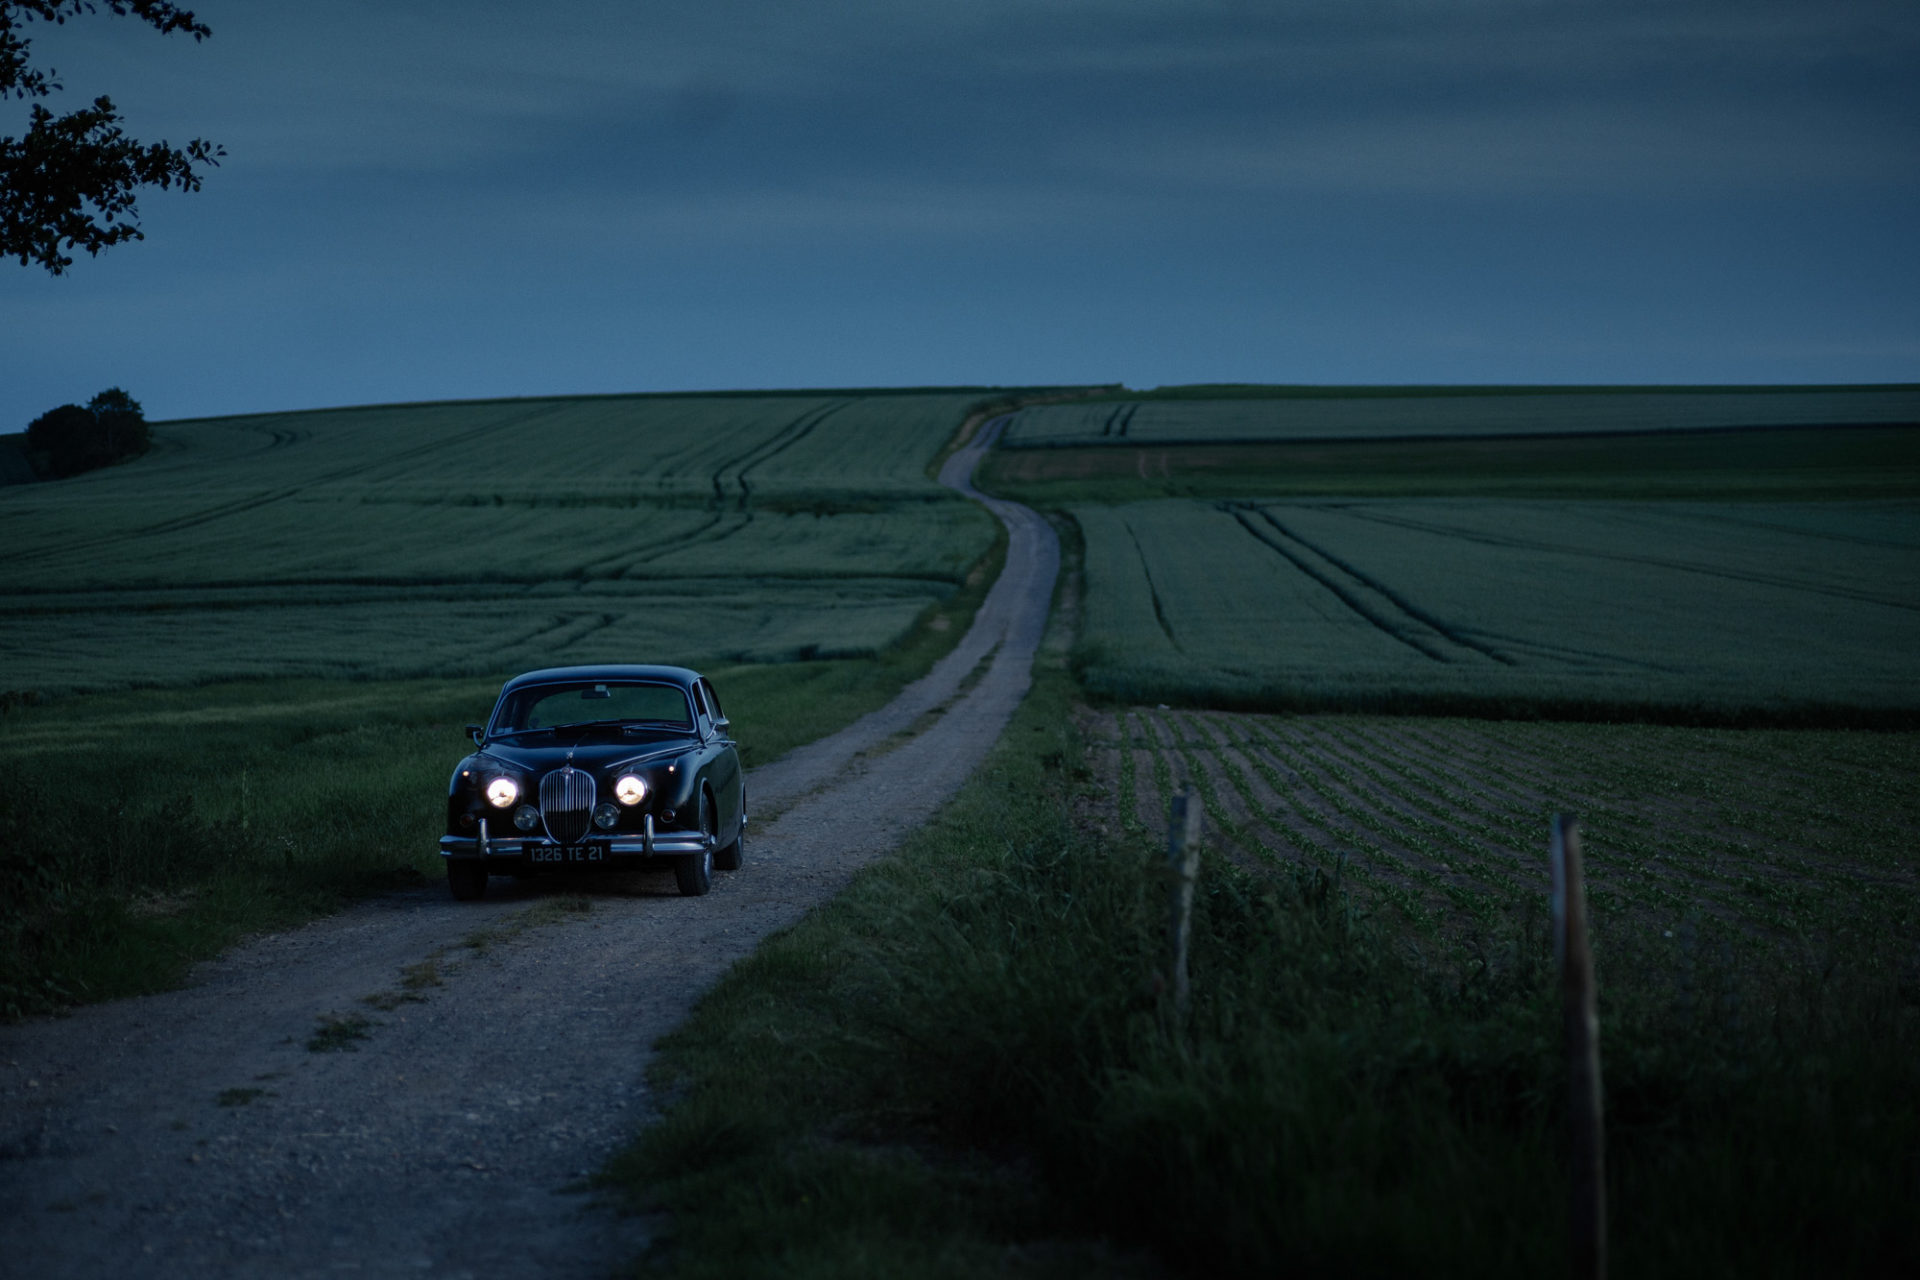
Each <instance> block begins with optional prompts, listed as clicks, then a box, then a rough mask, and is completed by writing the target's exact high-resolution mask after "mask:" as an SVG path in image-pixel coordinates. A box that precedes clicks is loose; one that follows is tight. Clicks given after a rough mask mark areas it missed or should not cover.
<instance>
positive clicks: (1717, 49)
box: [0, 0, 1920, 431]
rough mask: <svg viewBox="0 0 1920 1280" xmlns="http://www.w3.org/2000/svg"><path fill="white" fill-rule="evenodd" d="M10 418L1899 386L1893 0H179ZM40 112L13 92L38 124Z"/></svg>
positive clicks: (1919, 11) (108, 62)
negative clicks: (1291, 386) (101, 399)
mask: <svg viewBox="0 0 1920 1280" xmlns="http://www.w3.org/2000/svg"><path fill="white" fill-rule="evenodd" d="M190 2H191V7H192V8H193V9H194V11H195V12H196V14H197V15H198V16H199V17H200V19H201V20H202V21H204V22H206V23H207V24H208V25H210V26H211V27H212V28H213V37H212V38H211V39H210V40H207V41H205V42H203V43H200V44H195V43H194V42H193V41H192V40H190V39H187V38H184V37H181V36H171V37H162V36H160V35H158V34H157V33H156V32H154V31H153V30H152V29H151V28H150V27H147V26H145V25H143V24H140V23H138V22H136V21H134V20H132V19H127V18H114V17H111V16H110V15H107V14H105V13H102V14H99V15H96V16H94V17H92V18H82V19H79V20H77V21H73V22H70V23H69V24H68V25H66V26H65V27H63V28H50V27H44V26H39V25H36V26H35V27H34V28H32V29H31V30H30V32H29V34H30V35H31V36H32V37H33V39H34V46H33V52H34V55H35V59H36V62H37V63H38V64H40V65H43V66H44V65H51V66H53V67H55V68H57V69H58V70H59V72H60V73H61V79H62V80H63V81H64V83H65V86H66V89H65V92H63V93H61V94H58V95H56V96H55V97H54V98H52V99H50V100H49V101H48V105H49V106H50V107H51V108H53V109H54V110H55V111H56V112H61V111H67V110H72V109H73V108H75V107H78V106H81V105H84V104H85V103H86V102H87V101H88V100H90V99H91V98H92V97H94V96H95V95H97V94H100V93H106V94H109V95H111V96H112V98H113V100H114V102H115V104H116V105H117V106H118V107H119V108H120V109H121V111H122V113H123V115H124V116H125V118H126V120H127V127H128V130H129V132H130V133H131V134H132V135H133V136H135V137H137V138H140V139H142V140H148V141H153V140H159V139H162V138H164V139H166V140H168V141H171V142H173V143H175V144H176V145H178V144H183V143H184V142H186V141H187V139H189V138H191V137H195V136H201V137H206V138H209V139H211V140H213V141H216V142H218V143H220V144H222V145H224V146H225V147H226V150H227V158H226V160H225V162H224V163H223V165H222V167H220V168H219V169H216V170H212V171H211V172H210V173H209V174H208V176H207V178H206V185H205V189H204V190H203V191H201V192H200V193H199V194H197V195H182V194H178V193H169V192H160V191H149V192H148V193H147V194H145V195H143V196H142V197H141V200H140V214H141V223H142V226H143V228H144V229H145V231H146V232H147V236H148V239H147V240H146V241H144V242H137V243H131V244H126V245H122V246H119V247H117V248H114V249H109V250H107V251H105V252H104V253H103V254H101V256H100V257H98V258H92V259H90V258H88V257H86V256H85V255H84V254H81V255H79V260H78V261H77V262H76V263H75V265H74V267H73V268H72V269H71V272H70V273H69V274H68V275H67V276H65V277H61V278H54V277H50V276H48V275H47V274H46V273H45V272H44V271H43V270H41V269H40V268H37V267H22V266H20V265H19V264H18V262H17V261H14V260H7V261H6V262H4V263H0V329H3V330H4V333H5V338H6V341H5V345H4V350H3V351H0V431H19V430H23V429H24V428H25V426H26V423H27V421H28V420H29V419H31V418H32V417H34V416H35V415H37V414H38V413H40V412H42V411H44V410H45V409H48V408H51V407H52V406H53V405H56V404H59V403H61V402H63V401H84V400H86V399H87V398H88V397H89V396H91V395H92V394H93V393H94V392H96V391H98V390H100V389H101V388H102V387H105V386H108V385H119V386H121V387H124V388H125V389H126V390H128V391H129V392H131V393H132V394H133V395H134V396H135V397H136V398H138V399H139V400H141V401H142V402H143V403H144V404H145V406H146V408H147V413H148V416H149V417H150V418H155V419H159V418H172V417H181V416H188V415H198V414H218V413H237V412H247V411H256V410H275V409H295V408H307V407H315V406H322V405H340V404H357V403H368V402H378V401H401V400H424V399H442V398H466V397H480V396H506V395H539V394H550V393H562V394H564V393H584V392H617V391H660V390H678V389H708V388H713V389H719V388H755V387H809V386H882V385H918V384H961V383H964V384H975V383H982V384H1016V383H1041V382H1086V381H1100V382H1109V381H1121V382H1125V383H1127V384H1128V385H1130V386H1134V387H1150V386H1155V385H1162V384H1167V383H1177V382H1201V381H1259V382H1363V383H1396V382H1595V383H1616V382H1634V383H1661V382H1877V381H1879V382H1883V381H1917V380H1920V5H1916V4H1914V3H1911V2H1910V0H1899V2H1897V3H1896V2H1887V3H1870V2H1855V0H1834V2H1826V0H1820V2H1816V0H1793V2H1791V3H1778V2H1775V0H1738V2H1737V3H1707V2H1704V0H1671V2H1668V3H1640V2H1638V0H1613V2H1611V3H1584V2H1577V0H1452V2H1450V3H1442V2H1440V0H1430V2H1422V3H1416V2H1412V0H1404V2H1399V3H1390V2H1386V0H1019V2H1018V3H1014V2H1011V0H971V2H962V3H953V2H948V3H939V4H930V3H924V2H922V0H871V2H866V0H813V2H812V3H807V4H787V3H781V4H775V3H767V2H742V0H701V2H700V3H664V2H661V3H624V2H616V0H554V2H553V3H549V4H542V5H528V4H525V3H506V2H505V0H457V2H454V0H444V2H432V0H326V2H320V3H316V2H315V0H298V2H295V0H204V3H201V2H199V0H190ZM26 113H27V106H26V104H23V103H17V102H9V103H7V104H5V105H4V106H3V107H0V134H12V135H16V136H17V135H18V134H19V133H20V132H21V129H22V127H23V125H24V121H25V119H26Z"/></svg>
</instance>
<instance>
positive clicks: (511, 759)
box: [473, 737, 700, 775]
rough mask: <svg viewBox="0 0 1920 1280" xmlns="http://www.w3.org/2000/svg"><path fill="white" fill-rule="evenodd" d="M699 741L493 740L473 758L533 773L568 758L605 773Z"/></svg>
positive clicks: (655, 758) (581, 766)
mask: <svg viewBox="0 0 1920 1280" xmlns="http://www.w3.org/2000/svg"><path fill="white" fill-rule="evenodd" d="M699 745H700V740H699V739H698V738H694V737H685V738H665V739H655V740H653V741H651V742H582V743H576V744H571V745H568V744H551V743H542V744H541V745H539V746H522V745H520V744H517V743H505V742H496V743H492V744H489V745H488V746H487V747H485V748H483V749H482V750H481V751H479V752H478V753H477V754H475V755H474V756H473V760H474V762H475V763H477V764H479V765H481V766H483V767H484V766H487V765H492V766H494V767H496V768H504V769H510V770H513V771H515V772H519V773H527V774H536V775H537V774H543V773H547V772H550V771H551V770H554V769H558V768H560V767H561V766H563V765H565V764H566V763H567V762H568V761H569V760H571V761H572V762H573V767H574V768H576V769H585V770H587V771H588V772H590V773H605V772H607V771H609V770H613V769H620V768H625V767H636V768H637V767H639V766H641V765H646V764H652V763H654V762H656V761H664V760H671V759H672V758H674V757H675V756H679V755H685V754H686V753H687V752H689V751H692V750H693V749H694V748H696V747H698V746H699Z"/></svg>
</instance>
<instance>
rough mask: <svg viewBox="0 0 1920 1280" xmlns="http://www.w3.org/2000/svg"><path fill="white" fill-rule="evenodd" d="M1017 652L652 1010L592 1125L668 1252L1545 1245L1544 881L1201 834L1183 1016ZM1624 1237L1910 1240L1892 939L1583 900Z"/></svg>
mask: <svg viewBox="0 0 1920 1280" xmlns="http://www.w3.org/2000/svg"><path fill="white" fill-rule="evenodd" d="M1071 702H1072V695H1071V689H1070V686H1069V685H1068V683H1067V682H1066V681H1065V679H1064V678H1063V677H1062V676H1061V675H1059V674H1058V673H1051V674H1043V675H1042V676H1041V677H1040V679H1039V681H1038V682H1037V684H1036V687H1035V691H1034V694H1033V695H1032V696H1031V697H1030V699H1029V702H1028V704H1027V706H1026V707H1024V708H1023V709H1022V711H1021V713H1020V715H1019V717H1018V718H1017V719H1016V721H1015V723H1014V725H1013V727H1012V729H1011V730H1010V732H1009V734H1008V735H1007V737H1006V738H1005V739H1004V740H1003V743H1002V745H1001V747H1000V748H999V749H998V751H997V752H996V754H995V756H994V757H993V758H992V760H991V761H990V762H989V764H988V766H987V767H986V768H985V769H984V770H983V772H982V774H981V775H980V777H979V778H977V779H976V781H975V782H974V783H972V784H970V785H969V787H968V788H967V789H966V790H965V791H964V792H963V793H962V795H961V797H960V798H959V800H958V801H956V803H955V804H954V806H953V807H952V808H951V809H950V810H949V811H948V812H947V813H946V814H945V815H943V817H942V818H940V819H939V820H937V821H936V822H935V823H934V824H933V826H932V827H930V828H929V829H928V830H927V831H925V832H924V833H923V834H922V835H921V836H919V837H917V838H916V839H915V840H913V841H912V842H910V844H909V845H908V847H907V848H906V849H905V850H903V852H902V853H901V855H900V856H899V857H898V858H896V859H894V860H892V861H890V862H888V863H885V864H882V865H880V866H878V867H876V868H874V869H872V870H870V871H869V872H868V873H866V874H864V875H863V876H862V877H861V878H860V879H859V880H858V881H857V882H856V884H855V885H854V887H853V888H852V890H851V891H850V892H849V893H848V894H846V895H845V896H844V897H843V898H841V899H840V900H838V901H836V902H835V903H833V904H832V905H831V906H829V907H828V908H826V909H824V910H822V911H821V912H818V913H816V915H814V916H813V917H811V918H809V919H808V920H807V921H806V922H804V923H803V924H802V925H801V926H799V927H798V928H796V929H794V930H792V931H790V932H789V933H787V934H784V935H781V936H779V937H777V938H775V939H772V940H770V941H769V942H768V943H767V944H766V945H764V946H763V947H762V949H761V950H760V952H758V953H757V954H756V956H755V957H754V958H753V959H751V960H750V961H748V962H747V963H745V964H744V965H742V966H740V967H739V968H738V969H736V970H735V972H734V973H732V974H731V975H730V976H729V977H728V978H727V979H726V980H724V981H723V982H722V984H721V985H720V986H719V987H718V988H717V989H716V990H715V991H714V992H713V993H712V994H711V995H710V996H709V997H708V998H707V999H706V1000H705V1001H704V1002H703V1003H702V1005H701V1006H700V1008H699V1009H698V1010H697V1011H696V1014H695V1016H694V1018H693V1020H692V1021H691V1022H690V1023H689V1024H688V1025H687V1026H686V1027H685V1028H683V1029H682V1030H681V1031H679V1032H677V1033H675V1035H674V1036H672V1037H670V1038H669V1039H668V1040H667V1041H666V1042H664V1043H663V1045H662V1046H661V1051H660V1056H659V1058H658V1059H657V1061H656V1064H655V1066H654V1068H653V1071H654V1078H655V1083H656V1084H657V1086H659V1087H660V1089H661V1090H662V1096H664V1097H666V1098H668V1099H669V1100H670V1101H669V1102H668V1104H667V1106H666V1109H665V1111H664V1114H663V1115H662V1116H661V1118H660V1119H659V1121H658V1122H657V1123H656V1124H655V1126H654V1127H653V1128H651V1129H650V1130H648V1131H647V1132H646V1133H645V1134H644V1135H643V1136H642V1138H641V1139H640V1141H639V1143H638V1144H637V1145H636V1146H635V1147H634V1148H633V1149H632V1150H631V1151H630V1152H629V1153H627V1155H626V1156H624V1157H623V1158H622V1159H621V1160H620V1161H618V1162H616V1164H615V1165H614V1167H613V1169H612V1176H613V1177H614V1178H616V1180H619V1181H622V1182H624V1183H625V1185H627V1186H629V1187H630V1188H632V1190H633V1194H634V1195H635V1197H636V1199H637V1200H638V1201H639V1202H640V1203H642V1204H647V1205H650V1206H652V1207H656V1208H664V1209H666V1210H668V1211H670V1214H671V1217H670V1222H671V1226H672V1233H671V1235H670V1236H669V1237H668V1238H667V1239H666V1241H665V1242H664V1243H663V1245H662V1246H661V1247H660V1248H659V1249H658V1250H657V1252H656V1254H655V1256H654V1259H653V1261H654V1262H655V1263H656V1264H658V1265H660V1266H661V1267H662V1268H664V1269H665V1270H666V1271H668V1272H670V1273H672V1274H676V1275H686V1276H708V1275H770V1274H782V1275H790V1274H801V1275H808V1274H819V1275H826V1274H856V1275H862V1274H870V1275H877V1274H882V1273H893V1274H899V1273H932V1274H953V1275H974V1274H987V1273H989V1272H995V1273H997V1272H998V1271H1001V1270H1011V1271H1015V1272H1020V1273H1027V1274H1039V1273H1046V1274H1075V1273H1086V1274H1108V1273H1112V1272H1113V1271H1114V1270H1117V1269H1123V1268H1125V1267H1126V1266H1128V1265H1140V1266H1143V1267H1145V1266H1153V1267H1158V1268H1164V1269H1166V1270H1170V1271H1173V1272H1176V1273H1180V1274H1193V1275H1214V1274H1236V1275H1273V1274H1283V1273H1289V1272H1295V1273H1303V1274H1335V1275H1402V1274H1420V1275H1529V1276H1531V1275H1538V1274H1541V1273H1543V1272H1549V1271H1552V1270H1556V1269H1558V1268H1559V1267H1560V1266H1561V1265H1563V1263H1562V1251H1563V1249H1564V1239H1565V1214H1564V1193H1565V1176H1564V1172H1563V1165H1562V1158H1561V1154H1560V1151H1561V1136H1560V1125H1561V1100H1562V1098H1563V1096H1564V1091H1565V1080H1564V1073H1563V1069H1562V1067H1561V1065H1560V1056H1559V1050H1558V1040H1559V1014H1558V1007H1557V1004H1556V1002H1555V995H1554V983H1553V975H1552V974H1551V972H1550V971H1549V970H1550V956H1551V952H1550V949H1549V948H1548V946H1547V944H1546V938H1545V934H1544V918H1543V917H1544V911H1541V912H1539V913H1537V914H1533V913H1527V912H1522V913H1520V914H1519V915H1518V916H1515V917H1511V918H1505V919H1502V920H1500V921H1497V922H1494V923H1491V924H1489V925H1488V927H1487V928H1486V929H1485V931H1484V933H1483V934H1482V935H1481V936H1479V937H1478V938H1476V939H1475V940H1474V942H1473V945H1472V946H1471V947H1470V948H1469V949H1467V950H1465V951H1462V952H1453V951H1434V950H1423V949H1422V948H1421V947H1420V946H1419V945H1417V943H1416V941H1415V940H1414V939H1412V938H1410V937H1409V936H1407V935H1406V934H1404V933H1403V932H1401V931H1400V930H1398V929H1397V928H1396V927H1393V926H1392V924H1391V922H1390V921H1389V920H1388V919H1387V918H1384V917H1375V916H1371V915H1369V914H1367V913H1366V912H1364V911H1363V910H1362V909H1361V908H1360V907H1359V906H1358V905H1357V904H1356V903H1355V901H1354V900H1353V899H1351V898H1350V897H1349V896H1348V895H1347V894H1346V893H1345V892H1344V890H1343V887H1342V885H1341V884H1340V883H1339V880H1338V877H1337V874H1336V875H1335V876H1334V877H1329V876H1328V875H1326V874H1325V873H1323V872H1317V871H1314V872H1308V871H1302V872H1300V873H1299V874H1297V875H1293V876H1291V877H1283V878H1281V879H1279V880H1277V881H1276V880H1266V881H1262V880H1257V879H1254V878H1251V877H1249V876H1248V875H1247V874H1245V873H1243V872H1242V871H1240V870H1238V869H1237V868H1236V867H1235V866H1234V865H1233V864H1231V863H1229V862H1226V861H1224V860H1219V859H1210V860H1209V861H1208V863H1207V865H1206V866H1205V868H1204V869H1203V872H1202V881H1201V885H1202V893H1201V894H1200V898H1199V902H1198V905H1197V909H1196V924H1195V950H1194V953H1193V959H1192V963H1193V981H1194V992H1195V1000H1194V1009H1193V1013H1192V1017H1191V1020H1190V1022H1189V1023H1187V1024H1186V1025H1178V1024H1176V1023H1175V1022H1174V1021H1173V1020H1172V1018H1171V1016H1170V1014H1169V1010H1168V1008H1167V1001H1166V999H1165V996H1164V993H1163V991H1162V989H1161V987H1160V984H1159V981H1158V978H1157V976H1156V975H1157V972H1158V967H1159V963H1160V949H1161V945H1162V943H1161V935H1160V928H1161V921H1162V905H1161V904H1162V902H1163V897H1162V894H1163V886H1162V883H1161V881H1160V879H1159V877H1158V875H1157V873H1156V871H1155V870H1154V862H1155V857H1156V853H1155V849H1154V846H1153V841H1152V839H1151V838H1150V837H1141V836H1128V835H1125V834H1115V833H1111V832H1109V833H1105V834H1102V833H1101V832H1099V831H1097V830H1094V829H1090V827H1089V824H1088V823H1086V822H1085V821H1084V820H1083V819H1081V818H1077V817H1076V812H1078V813H1082V814H1084V813H1085V812H1087V807H1088V806H1089V804H1092V803H1095V800H1094V797H1092V796H1091V795H1090V794H1089V789H1090V787H1091V785H1092V784H1091V780H1090V777H1089V774H1088V771H1087V770H1086V768H1085V767H1084V763H1083V760H1082V757H1081V754H1080V746H1079V742H1078V739H1077V734H1076V732H1075V731H1074V730H1073V728H1072V708H1071ZM1601 946H1602V950H1601V956H1600V972H1601V981H1602V992H1603V1001H1602V1013H1601V1016H1602V1029H1603V1037H1604V1047H1605V1054H1606V1066H1605V1071H1606V1077H1605V1078H1606V1083H1607V1086H1608V1107H1609V1116H1610V1123H1611V1128H1610V1148H1609V1159H1610V1175H1611V1186H1610V1191H1611V1194H1612V1203H1613V1215H1614V1216H1613V1221H1614V1233H1613V1240H1614V1256H1615V1259H1616V1265H1617V1267H1618V1268H1619V1270H1620V1272H1621V1274H1633V1275H1652V1276H1660V1275H1674V1276H1680V1275H1695V1274H1699V1273H1700V1272H1701V1271H1702V1270H1705V1271H1708V1272H1711V1273H1714V1274H1724V1273H1729V1272H1735V1271H1743V1272H1744V1273H1747V1274H1756V1275H1768V1276H1772V1275H1781V1276H1785V1275H1797V1274H1808V1273H1811V1272H1815V1271H1818V1272H1820V1273H1822V1274H1856V1275H1872V1274H1881V1273H1884V1272H1885V1271H1886V1270H1888V1269H1889V1268H1898V1267H1901V1266H1903V1265H1905V1266H1911V1265H1912V1264H1914V1263H1916V1262H1920V1223H1917V1222H1916V1220H1915V1219H1914V1217H1913V1215H1912V1214H1911V1213H1910V1212H1909V1206H1910V1202H1911V1196H1912V1194H1913V1191H1914V1189H1915V1188H1914V1181H1913V1179H1914V1176H1915V1174H1914V1166H1913V1163H1912V1161H1913V1153H1914V1151H1915V1150H1916V1149H1920V1148H1916V1142H1920V1115H1917V1114H1916V1105H1915V1102H1914V1098H1915V1092H1914V1090H1913V1088H1912V1086H1913V1084H1914V1083H1915V1076H1914V1068H1913V1066H1912V1063H1913V1062H1914V1061H1915V1056H1914V1054H1915V1050H1916V1049H1920V974H1917V973H1916V972H1915V970H1914V968H1913V964H1912V960H1911V958H1910V957H1899V956H1892V955H1885V954H1878V953H1875V954H1864V955H1855V954H1842V953H1834V954H1830V955H1828V956H1826V957H1824V959H1823V961H1822V963H1819V964H1814V965H1811V966H1809V965H1804V964H1801V963H1798V962H1797V961H1795V960H1788V959H1784V958H1783V959H1780V960H1779V961H1777V962H1776V963H1773V964H1770V965H1763V966H1760V967H1758V968H1754V967H1748V968H1745V969H1739V968H1736V967H1734V966H1732V965H1731V964H1727V965H1723V964H1721V963H1720V962H1719V961H1718V960H1716V959H1715V958H1714V957H1712V956H1709V955H1698V956H1694V957H1692V958H1691V960H1690V963H1689V965H1688V966H1687V967H1685V968H1683V969H1681V970H1678V971H1676V970H1675V969H1674V967H1673V965H1672V963H1671V960H1670V954H1669V955H1667V956H1663V954H1662V953H1659V952H1657V951H1653V950H1645V949H1641V948H1639V947H1637V946H1636V945H1635V944H1634V942H1633V940H1632V939H1631V938H1618V937H1603V938H1602V940H1601Z"/></svg>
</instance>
